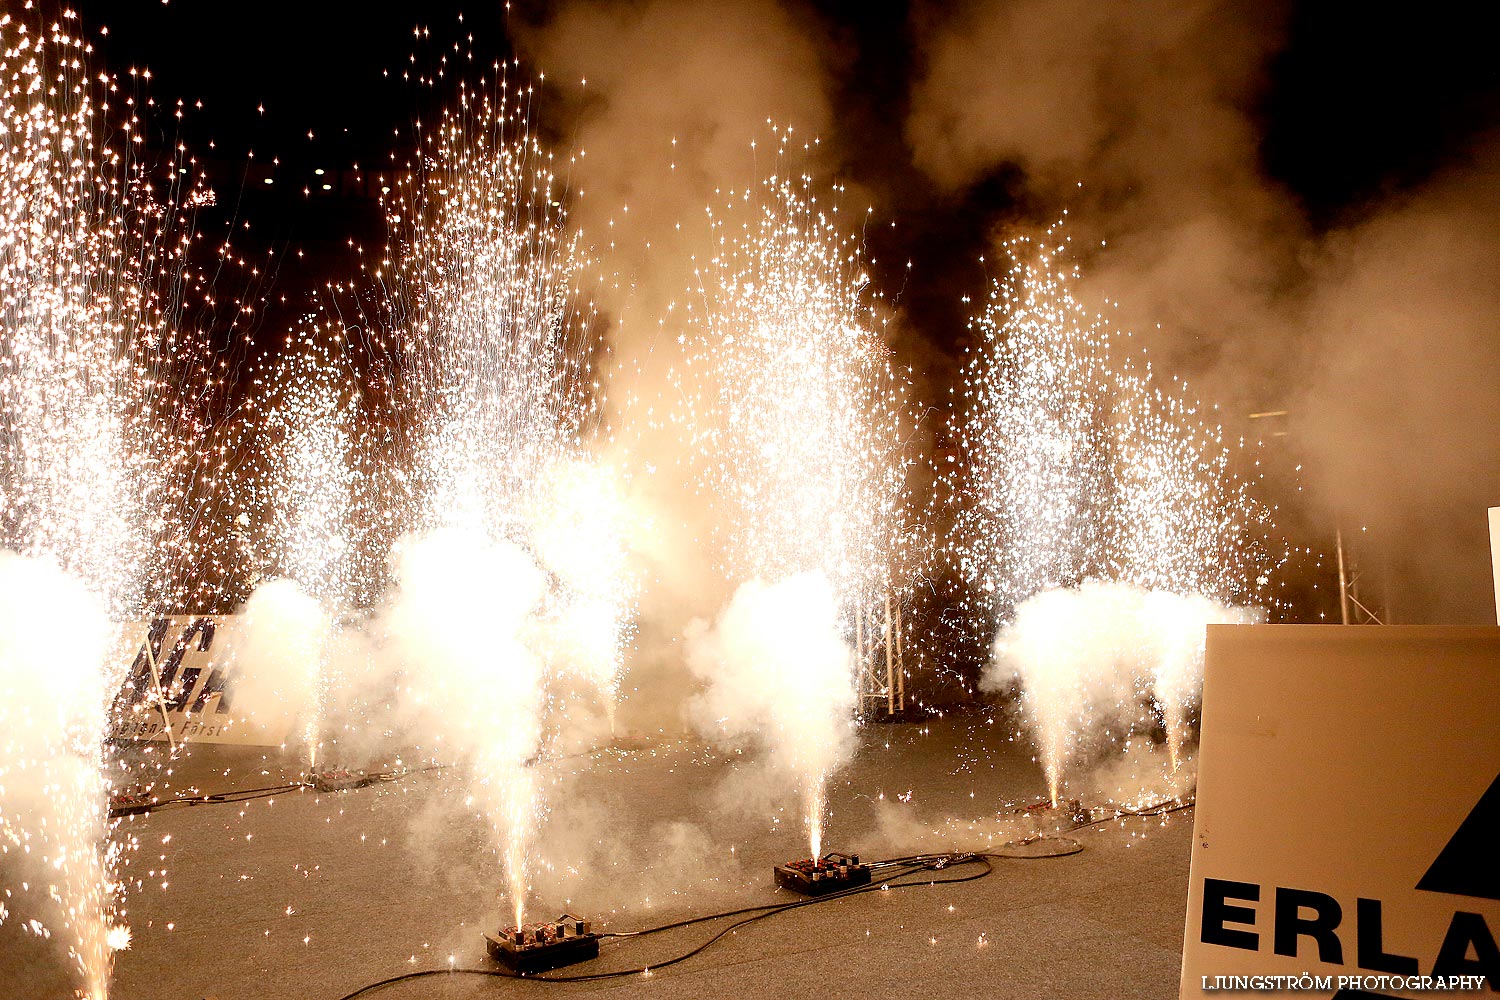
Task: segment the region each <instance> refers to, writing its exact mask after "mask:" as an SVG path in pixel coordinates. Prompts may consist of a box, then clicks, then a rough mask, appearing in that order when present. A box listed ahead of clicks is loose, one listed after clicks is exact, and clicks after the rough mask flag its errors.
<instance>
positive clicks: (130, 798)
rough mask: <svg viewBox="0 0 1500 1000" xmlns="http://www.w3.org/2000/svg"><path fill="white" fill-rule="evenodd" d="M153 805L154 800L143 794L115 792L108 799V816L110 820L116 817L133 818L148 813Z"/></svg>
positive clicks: (154, 803)
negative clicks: (138, 814)
mask: <svg viewBox="0 0 1500 1000" xmlns="http://www.w3.org/2000/svg"><path fill="white" fill-rule="evenodd" d="M154 805H156V800H155V799H153V798H151V797H150V796H148V795H146V794H145V793H144V792H138V791H131V792H115V793H114V794H112V795H111V796H110V797H109V815H110V818H111V819H113V818H114V817H116V816H134V815H136V814H137V813H147V812H150V811H151V807H152V806H154Z"/></svg>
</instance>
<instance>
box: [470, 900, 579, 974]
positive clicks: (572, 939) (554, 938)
mask: <svg viewBox="0 0 1500 1000" xmlns="http://www.w3.org/2000/svg"><path fill="white" fill-rule="evenodd" d="M484 944H485V949H486V950H487V951H489V953H490V957H491V958H493V959H494V960H495V961H497V962H499V963H501V964H502V965H504V966H506V967H507V968H509V969H510V970H511V971H513V972H517V973H520V974H522V975H525V974H527V973H531V972H546V971H547V970H548V969H558V968H561V967H563V966H564V965H572V964H573V963H575V962H586V961H588V960H589V959H591V958H598V957H599V935H598V934H595V933H593V932H592V931H591V930H590V929H589V922H588V921H587V920H581V919H579V918H578V917H575V916H572V915H571V914H567V913H564V914H563V915H562V916H560V917H558V918H557V919H556V920H549V921H546V922H544V923H538V924H522V925H521V926H520V927H502V928H501V929H500V932H499V933H498V934H486V935H485V936H484Z"/></svg>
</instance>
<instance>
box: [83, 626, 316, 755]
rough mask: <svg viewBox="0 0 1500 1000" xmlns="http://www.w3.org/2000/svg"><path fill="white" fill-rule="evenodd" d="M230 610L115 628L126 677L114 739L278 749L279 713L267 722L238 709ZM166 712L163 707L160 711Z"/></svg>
mask: <svg viewBox="0 0 1500 1000" xmlns="http://www.w3.org/2000/svg"><path fill="white" fill-rule="evenodd" d="M243 632H244V624H243V619H242V618H239V617H237V616H235V615H208V616H202V615H181V616H172V617H161V618H156V619H153V620H152V621H149V622H129V623H126V624H125V625H122V626H121V632H120V642H119V644H118V645H117V647H116V656H117V657H118V658H119V667H120V668H121V669H123V671H124V680H123V682H122V684H121V686H120V690H119V693H118V695H117V696H116V698H115V703H114V713H113V716H112V718H113V725H114V728H113V731H112V733H111V735H112V736H114V737H115V738H116V739H124V740H165V739H166V738H167V726H168V724H169V723H170V725H171V732H172V738H173V739H175V740H189V741H193V742H203V743H238V744H244V745H249V746H277V745H280V744H281V743H282V742H284V741H285V740H286V739H287V737H288V735H289V734H290V724H289V722H287V720H286V719H285V717H284V716H283V717H281V718H278V719H276V720H275V721H273V722H270V723H267V722H263V721H251V719H249V718H248V717H247V715H246V713H245V712H244V711H242V710H241V711H236V706H235V701H234V648H235V644H236V642H237V641H242V640H243ZM163 709H165V711H163Z"/></svg>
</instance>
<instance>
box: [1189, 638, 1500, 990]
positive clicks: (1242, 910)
mask: <svg viewBox="0 0 1500 1000" xmlns="http://www.w3.org/2000/svg"><path fill="white" fill-rule="evenodd" d="M1202 720H1203V735H1202V743H1201V746H1200V749H1199V770H1198V793H1197V802H1198V804H1197V810H1196V814H1195V816H1194V822H1193V857H1192V869H1191V873H1190V876H1189V883H1188V908H1187V928H1186V933H1185V940H1184V943H1183V956H1182V983H1181V988H1180V995H1181V997H1182V998H1183V1000H1186V998H1189V997H1191V998H1194V1000H1198V998H1203V997H1218V996H1223V995H1227V994H1229V993H1231V992H1233V993H1236V994H1238V995H1241V996H1244V995H1247V994H1248V993H1251V992H1254V991H1259V990H1266V991H1273V995H1274V991H1276V990H1278V989H1279V990H1281V991H1284V992H1286V993H1293V992H1294V993H1296V994H1297V995H1299V996H1306V997H1317V998H1328V997H1337V998H1339V1000H1356V998H1360V1000H1364V998H1371V997H1433V996H1442V995H1445V994H1444V993H1440V992H1435V990H1437V989H1439V988H1441V989H1445V990H1446V989H1451V988H1453V987H1468V988H1469V989H1471V990H1472V989H1473V988H1474V987H1475V986H1476V985H1477V984H1478V983H1479V980H1478V978H1477V977H1481V976H1483V977H1485V980H1484V985H1483V986H1480V987H1479V990H1480V992H1478V993H1473V992H1470V993H1469V994H1468V995H1478V996H1489V995H1491V994H1492V991H1495V990H1497V989H1500V949H1497V946H1496V932H1497V931H1500V629H1496V628H1430V627H1408V626H1396V627H1379V626H1364V627H1359V626H1355V627H1338V626H1326V625H1261V626H1218V625H1210V626H1209V628H1208V647H1207V660H1206V665H1205V676H1204V685H1203V714H1202ZM1447 995H1451V994H1447Z"/></svg>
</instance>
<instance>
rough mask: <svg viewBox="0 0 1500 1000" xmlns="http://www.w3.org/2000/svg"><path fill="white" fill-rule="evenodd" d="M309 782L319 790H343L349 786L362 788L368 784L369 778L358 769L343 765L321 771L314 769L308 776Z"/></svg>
mask: <svg viewBox="0 0 1500 1000" xmlns="http://www.w3.org/2000/svg"><path fill="white" fill-rule="evenodd" d="M310 783H311V784H312V786H313V788H315V789H317V790H318V791H320V792H343V791H347V790H348V789H350V788H363V787H364V786H365V785H368V784H370V779H369V778H368V777H367V776H366V775H365V774H364V773H362V772H359V771H351V770H349V769H348V768H344V767H331V768H328V769H327V770H323V771H314V772H313V773H312V775H311V776H310Z"/></svg>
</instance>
